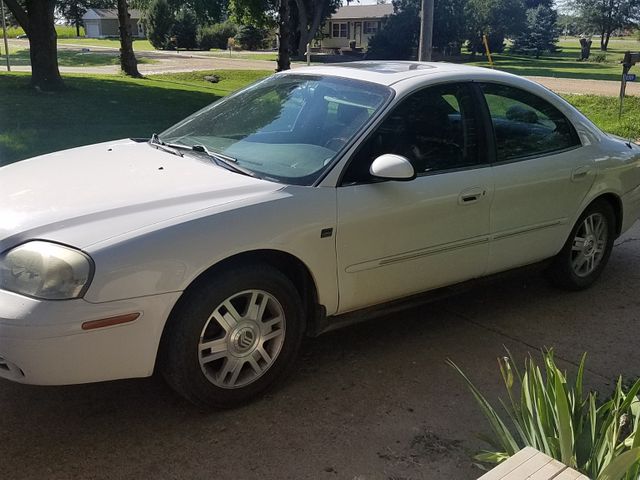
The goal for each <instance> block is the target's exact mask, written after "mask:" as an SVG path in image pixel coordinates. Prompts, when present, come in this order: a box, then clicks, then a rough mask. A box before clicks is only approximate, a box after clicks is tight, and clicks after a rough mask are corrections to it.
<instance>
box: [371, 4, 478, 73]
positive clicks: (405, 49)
mask: <svg viewBox="0 0 640 480" xmlns="http://www.w3.org/2000/svg"><path fill="white" fill-rule="evenodd" d="M465 3H466V0H436V1H435V4H434V18H435V22H434V29H433V47H434V49H437V50H439V51H441V52H443V53H451V52H458V51H459V49H460V46H461V45H462V43H463V41H464V33H465V24H464V18H463V17H462V16H461V15H460V14H459V12H461V11H462V10H463V9H464V5H465ZM393 9H394V13H393V14H392V15H390V16H389V17H388V18H387V20H386V22H385V23H384V24H383V27H382V29H381V30H380V31H379V32H378V33H377V34H376V35H374V36H373V37H372V38H371V40H369V48H368V50H367V58H372V59H388V60H392V59H394V60H408V59H412V58H414V56H415V52H416V51H417V48H418V40H419V37H420V0H394V2H393Z"/></svg>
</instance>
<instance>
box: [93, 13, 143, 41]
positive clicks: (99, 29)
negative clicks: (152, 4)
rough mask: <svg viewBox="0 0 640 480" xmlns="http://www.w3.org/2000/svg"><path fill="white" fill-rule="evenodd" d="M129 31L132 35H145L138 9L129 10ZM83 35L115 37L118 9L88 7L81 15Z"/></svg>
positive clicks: (118, 33)
mask: <svg viewBox="0 0 640 480" xmlns="http://www.w3.org/2000/svg"><path fill="white" fill-rule="evenodd" d="M129 15H130V16H131V33H132V35H133V36H134V37H142V38H144V37H145V32H144V25H143V24H142V22H141V21H140V20H141V18H142V14H141V13H140V12H139V11H138V10H129ZM82 21H83V22H84V31H85V35H86V36H87V37H89V38H104V37H117V36H119V35H120V31H119V30H118V28H119V24H118V10H116V9H115V8H90V9H88V10H87V13H85V14H84V15H83V16H82Z"/></svg>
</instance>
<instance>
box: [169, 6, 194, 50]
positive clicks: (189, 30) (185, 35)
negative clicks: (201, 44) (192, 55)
mask: <svg viewBox="0 0 640 480" xmlns="http://www.w3.org/2000/svg"><path fill="white" fill-rule="evenodd" d="M172 33H173V35H174V36H175V37H176V39H177V42H178V44H177V46H178V47H179V48H187V49H193V48H196V47H197V46H198V42H197V41H196V37H197V35H198V20H197V19H196V16H195V14H194V13H193V12H192V11H191V10H188V9H186V8H183V9H181V10H180V11H179V12H178V15H176V22H175V23H174V24H173V30H172Z"/></svg>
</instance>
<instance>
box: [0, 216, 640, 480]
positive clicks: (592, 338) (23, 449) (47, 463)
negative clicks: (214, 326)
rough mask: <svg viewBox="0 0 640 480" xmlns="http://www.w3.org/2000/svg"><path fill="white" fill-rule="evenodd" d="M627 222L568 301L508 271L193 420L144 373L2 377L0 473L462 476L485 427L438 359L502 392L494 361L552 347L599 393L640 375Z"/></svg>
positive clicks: (374, 328)
mask: <svg viewBox="0 0 640 480" xmlns="http://www.w3.org/2000/svg"><path fill="white" fill-rule="evenodd" d="M639 272H640V226H639V225H638V224H636V226H635V228H634V229H633V230H632V231H631V232H630V233H629V234H628V235H626V236H625V237H624V238H622V239H620V240H618V242H617V247H616V248H615V249H614V251H613V254H612V257H611V261H610V264H609V266H608V268H607V269H606V270H605V272H604V275H603V277H602V279H601V281H600V282H599V283H598V284H597V285H596V286H595V287H593V288H592V289H590V290H589V291H586V292H580V293H565V292H560V291H557V290H554V289H551V288H550V287H548V286H547V284H546V283H545V282H544V281H543V280H542V279H541V278H540V276H538V275H534V276H530V275H526V276H524V275H520V274H519V275H515V276H513V277H512V278H510V279H508V280H502V281H496V282H493V283H490V284H487V285H485V286H483V287H479V288H475V289H473V290H470V291H467V292H466V293H463V294H461V295H458V296H456V297H452V298H450V299H448V300H445V301H440V302H438V303H433V304H430V305H427V306H424V307H421V308H416V309H413V310H409V311H406V312H403V313H399V314H395V315H393V316H389V317H386V318H381V319H378V320H374V321H371V322H368V323H364V324H361V325H358V326H355V327H351V328H348V329H344V330H341V331H336V332H333V333H330V334H327V335H325V336H322V337H319V338H316V339H311V340H309V341H308V342H307V343H306V346H305V348H304V353H303V355H302V358H301V359H300V361H299V368H298V369H297V372H296V373H295V374H294V376H293V377H292V378H291V379H290V380H289V381H287V382H286V383H285V384H284V385H282V386H281V387H280V388H279V389H277V390H276V391H275V392H273V393H272V394H270V395H269V396H268V397H266V398H263V399H262V400H259V401H257V402H255V403H253V404H250V405H247V406H245V407H242V408H238V409H236V410H232V411H221V412H214V413H203V412H201V411H199V410H198V409H196V408H194V407H193V406H191V405H190V404H188V403H186V402H184V401H183V400H182V399H180V398H178V397H177V396H176V395H175V394H173V393H172V392H171V391H170V390H169V389H168V387H166V386H165V385H164V383H163V382H162V381H161V380H160V379H157V378H151V379H142V380H128V381H119V382H109V383H102V384H93V385H80V386H68V387H33V386H24V385H17V384H12V383H9V382H6V381H0V411H1V412H2V415H1V416H0V432H2V438H3V442H2V449H0V465H2V477H3V478H7V479H16V480H17V479H41V478H46V479H65V480H67V479H129V478H131V479H137V478H156V479H183V478H189V479H210V478H215V479H218V480H225V479H264V480H270V479H273V480H284V479H348V480H356V479H357V480H365V479H366V480H373V479H376V480H377V479H380V480H391V479H401V478H402V479H412V480H417V479H429V480H438V479H442V480H445V479H446V480H452V479H455V480H464V479H474V478H477V477H478V476H480V474H481V472H480V471H479V470H478V469H477V468H476V467H474V466H473V464H472V461H471V459H470V455H471V454H472V453H473V452H474V451H476V450H477V448H478V447H479V446H480V442H479V441H478V440H477V439H476V438H475V434H476V433H477V432H481V431H484V430H485V423H484V420H483V419H482V417H481V416H480V415H479V413H478V410H477V408H476V405H475V404H474V402H473V400H472V398H471V395H470V394H469V393H468V392H467V391H466V390H465V387H464V386H463V384H462V382H461V381H460V379H459V378H457V377H456V375H455V374H454V373H453V372H452V371H451V369H450V368H449V367H447V366H446V365H445V364H444V360H445V359H446V358H452V359H453V360H455V361H456V362H458V363H459V364H460V365H461V366H462V367H463V369H465V370H466V372H467V373H468V374H469V375H470V376H471V378H472V379H473V380H474V381H476V382H477V384H478V385H479V386H481V388H482V390H483V391H485V392H489V394H490V396H492V397H494V396H495V395H496V394H497V393H498V392H500V391H501V387H500V379H499V374H498V371H497V364H496V361H495V359H496V357H497V356H499V355H502V354H503V353H504V350H503V345H505V346H507V347H508V348H509V349H510V350H511V351H512V352H513V353H514V355H515V356H516V357H517V358H520V359H522V358H524V356H525V355H526V354H527V352H533V353H535V352H537V351H539V350H540V349H541V348H542V347H545V346H546V347H554V348H555V349H556V355H557V357H558V358H559V359H560V361H561V363H562V364H564V365H566V366H568V368H570V369H572V368H573V365H575V362H576V361H577V360H578V359H579V356H580V354H581V353H582V352H583V351H588V352H589V357H588V364H587V365H588V372H587V374H586V375H587V382H588V383H589V384H590V385H591V386H593V387H596V388H599V389H601V391H603V392H605V393H606V392H608V391H610V389H611V388H612V385H611V381H612V379H613V378H614V377H615V376H616V375H617V374H619V373H624V374H625V375H628V376H631V377H633V376H638V375H640V351H639V349H638V346H637V345H638V342H637V331H638V321H639V318H640V297H638V290H639V288H640V273H639Z"/></svg>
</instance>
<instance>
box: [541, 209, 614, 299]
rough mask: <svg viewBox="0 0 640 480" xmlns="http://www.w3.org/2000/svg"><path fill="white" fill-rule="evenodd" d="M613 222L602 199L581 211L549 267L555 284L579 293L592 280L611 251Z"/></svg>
mask: <svg viewBox="0 0 640 480" xmlns="http://www.w3.org/2000/svg"><path fill="white" fill-rule="evenodd" d="M615 220H616V217H615V213H614V211H613V208H612V207H611V205H610V204H609V203H608V202H606V201H604V200H598V201H596V202H594V203H593V204H591V205H590V206H589V207H588V208H587V209H586V210H585V212H584V213H583V214H582V215H581V216H580V218H579V219H578V221H577V222H576V225H575V226H574V227H573V230H572V231H571V234H570V235H569V238H568V239H567V242H566V243H565V245H564V247H563V248H562V250H561V251H560V253H559V254H558V255H557V256H556V258H555V259H554V261H553V263H552V265H551V267H550V268H549V275H550V278H551V280H552V282H553V283H554V284H555V285H557V286H559V287H561V288H564V289H567V290H582V289H585V288H587V287H589V286H591V284H593V282H595V281H596V279H597V278H598V277H599V276H600V274H601V273H602V270H603V269H604V267H605V265H606V264H607V261H608V260H609V256H610V254H611V250H612V248H613V241H614V240H615Z"/></svg>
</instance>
